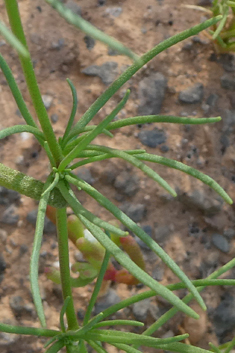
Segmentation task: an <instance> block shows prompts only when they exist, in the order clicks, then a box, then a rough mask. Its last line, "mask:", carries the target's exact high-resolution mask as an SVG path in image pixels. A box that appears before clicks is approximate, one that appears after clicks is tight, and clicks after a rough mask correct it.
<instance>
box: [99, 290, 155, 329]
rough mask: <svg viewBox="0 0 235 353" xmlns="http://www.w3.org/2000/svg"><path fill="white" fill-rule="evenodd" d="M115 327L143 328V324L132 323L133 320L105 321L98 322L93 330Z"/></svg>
mask: <svg viewBox="0 0 235 353" xmlns="http://www.w3.org/2000/svg"><path fill="white" fill-rule="evenodd" d="M155 294H156V293H155ZM117 325H119V326H120V325H123V326H137V327H143V326H144V323H143V322H140V321H134V320H107V321H102V322H99V323H98V324H96V325H95V326H94V328H95V329H96V328H99V327H104V326H117Z"/></svg>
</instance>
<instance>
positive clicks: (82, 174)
mask: <svg viewBox="0 0 235 353" xmlns="http://www.w3.org/2000/svg"><path fill="white" fill-rule="evenodd" d="M77 176H78V177H79V178H81V179H82V180H84V181H85V182H87V183H88V184H90V185H93V184H94V181H95V179H94V178H93V176H92V174H91V171H90V169H88V168H86V167H83V168H79V169H78V171H77Z"/></svg>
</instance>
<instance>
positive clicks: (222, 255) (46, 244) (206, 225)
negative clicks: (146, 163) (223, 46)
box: [0, 0, 235, 353]
mask: <svg viewBox="0 0 235 353" xmlns="http://www.w3.org/2000/svg"><path fill="white" fill-rule="evenodd" d="M66 4H67V5H68V6H69V7H70V8H73V9H74V10H75V11H77V12H78V13H79V12H81V15H82V17H83V18H84V19H86V20H88V21H90V22H91V23H92V24H93V25H95V26H97V27H98V28H99V29H101V30H103V31H105V32H106V33H107V34H109V35H112V36H114V37H115V38H117V39H118V40H120V41H121V42H122V43H124V44H125V45H126V46H128V47H130V48H131V49H132V50H133V51H134V52H136V53H137V54H139V55H141V54H143V53H144V52H146V51H148V50H150V49H151V48H152V47H153V46H155V45H156V44H158V43H159V42H161V41H162V40H164V39H166V38H168V37H170V36H172V35H174V34H176V33H179V32H180V31H182V30H185V29H188V28H190V27H191V26H193V25H195V24H197V23H200V22H201V21H203V20H205V19H206V17H205V14H204V13H203V12H201V11H196V10H190V9H187V8H185V7H184V6H183V5H185V4H191V5H197V4H198V2H197V1H193V0H188V1H185V0H183V1H179V0H172V1H168V0H162V1H161V0H158V1H156V0H145V1H141V0H135V1H134V0H123V1H115V0H106V1H99V2H97V1H96V0H77V1H75V0H74V1H70V0H69V1H67V3H66ZM19 8H20V13H21V16H22V22H23V25H24V29H25V32H26V36H27V40H28V45H29V49H30V52H31V54H32V58H33V63H34V67H35V72H36V76H37V79H38V82H39V86H40V90H41V92H42V94H43V95H44V101H45V104H46V106H47V110H48V114H49V116H50V118H51V120H52V122H53V127H54V131H55V133H56V135H57V136H61V135H62V133H63V131H64V129H65V126H66V123H67V121H68V118H69V115H70V110H71V105H72V99H71V92H70V89H69V86H68V84H67V82H66V78H67V77H68V78H70V79H71V80H72V82H73V83H74V85H75V87H76V89H77V92H78V97H79V106H78V113H77V119H79V117H81V116H82V114H83V113H84V112H85V111H86V110H87V109H88V108H89V106H90V104H92V103H93V102H94V101H95V99H96V98H97V97H98V96H99V95H100V94H101V93H102V92H103V91H104V90H105V89H106V87H107V84H109V83H111V82H112V81H113V80H114V78H115V77H116V76H117V75H118V74H120V73H121V72H123V71H124V70H125V68H126V67H127V66H128V65H130V64H131V61H130V60H129V59H128V58H126V57H123V56H121V55H118V54H117V53H115V52H113V51H112V50H110V49H108V48H107V47H106V46H105V45H103V44H101V43H99V42H97V41H95V42H94V41H93V40H91V39H90V38H88V37H87V36H85V34H84V33H82V32H80V31H79V30H76V29H75V28H73V27H72V26H70V25H69V24H68V23H66V22H65V20H64V19H62V18H61V17H60V16H59V15H58V14H57V13H56V12H55V11H54V10H53V9H51V8H50V7H49V5H48V4H46V2H45V1H42V0H34V1H30V0H21V1H19ZM0 19H1V20H4V21H5V23H8V22H7V17H6V12H5V8H4V3H3V0H0ZM0 52H1V54H2V55H3V56H4V58H5V59H6V61H7V62H8V64H9V66H10V68H11V69H12V71H13V73H14V76H15V79H16V81H17V83H18V85H19V87H20V89H21V91H22V93H23V96H24V98H25V101H26V102H27V104H28V106H29V109H30V111H31V112H32V114H34V111H33V109H32V104H31V101H30V97H29V93H28V91H27V89H26V84H25V81H24V78H23V74H22V71H21V68H20V64H19V60H18V58H17V55H16V53H15V51H14V50H13V49H11V48H10V46H9V45H8V44H6V43H5V42H4V41H3V40H1V39H0ZM234 63H235V61H234V57H233V55H218V54H217V53H216V50H215V47H214V45H213V43H212V42H211V41H210V40H209V39H208V36H207V35H206V33H200V34H199V35H198V36H196V37H193V38H189V39H188V40H186V41H184V42H181V43H179V44H177V45H175V46H173V47H172V48H170V49H168V50H166V51H165V52H164V53H161V54H160V55H159V56H158V57H157V58H155V59H153V60H152V61H151V62H150V63H149V64H147V65H146V66H145V67H144V68H143V69H142V70H141V71H140V72H139V73H138V74H136V75H135V76H134V77H133V78H132V79H131V80H130V81H129V82H128V83H127V84H126V85H125V86H124V87H123V88H122V89H121V90H120V91H118V92H117V94H116V95H115V96H114V97H113V99H111V100H110V101H109V102H108V103H107V104H106V105H105V107H104V108H103V109H101V111H100V112H99V113H98V114H97V115H96V117H95V118H94V123H98V122H100V121H101V120H102V119H103V118H104V117H105V116H107V114H108V113H110V112H111V110H112V109H113V108H114V107H115V106H116V104H117V103H118V102H119V101H120V99H121V98H122V97H123V95H124V92H125V90H126V89H127V88H130V89H131V96H130V99H129V100H128V102H127V104H126V106H125V108H124V109H123V110H122V112H121V113H120V114H119V115H118V119H121V118H125V117H131V116H136V115H138V114H139V112H140V111H141V114H151V109H152V111H153V112H154V109H157V110H158V113H161V114H163V115H177V116H193V117H198V118H200V117H203V116H219V115H221V116H222V118H223V120H222V122H220V123H217V124H210V125H205V126H200V125H198V126H189V125H174V124H163V123H161V124H148V125H142V126H137V125H135V126H131V127H125V128H122V129H121V130H119V131H117V130H116V131H114V137H113V138H112V139H110V138H109V137H106V136H101V137H99V138H97V140H96V143H97V144H101V143H102V144H105V145H107V146H110V147H114V148H115V147H116V148H120V149H135V148H145V149H146V150H147V151H148V152H149V153H153V154H158V155H163V156H165V157H167V158H172V159H176V160H178V161H181V162H184V163H186V164H187V165H189V166H192V167H194V168H197V169H199V170H200V171H201V172H203V173H206V174H208V175H209V176H211V177H212V178H215V180H216V181H217V182H218V183H219V184H220V185H221V186H222V187H223V188H224V189H225V190H226V191H227V192H228V193H229V195H230V196H231V198H233V199H234V197H235V188H234V182H235V170H234V158H235V157H234V156H235V151H234V149H235V147H234V143H233V142H234V130H235V111H234V109H235V99H234V92H233V90H234V89H235V85H232V84H231V82H235V79H234V77H233V75H234V73H233V71H235V64H234ZM93 65H97V67H98V69H97V67H96V68H94V66H93ZM102 65H103V66H102ZM157 73H158V74H157ZM226 80H227V81H226ZM225 81H226V82H230V85H229V84H227V86H226V85H225V84H223V82H225ZM153 82H157V84H156V86H155V83H153ZM156 87H158V88H156ZM159 87H160V88H159ZM192 87H193V91H192V90H191V88H192ZM185 90H186V96H187V97H188V96H190V95H191V98H192V95H194V98H195V94H196V96H198V99H196V100H195V99H194V100H193V99H191V102H188V103H187V102H183V100H182V99H181V100H180V92H183V93H181V94H183V95H185ZM156 92H157V93H158V94H157V93H156ZM159 92H160V93H159ZM146 97H147V98H146ZM149 97H150V98H149ZM155 99H156V105H157V106H158V108H156V107H154V108H152V107H151V104H150V103H149V101H153V100H155ZM189 100H190V99H189ZM0 106H1V109H0V128H1V129H3V128H6V127H9V126H12V125H14V124H23V123H24V121H23V119H22V117H21V116H20V114H19V111H18V109H17V106H16V104H15V103H14V100H13V98H12V95H11V92H10V90H9V88H8V86H7V83H6V80H5V78H4V76H3V74H2V73H1V72H0ZM145 111H146V113H143V112H145ZM154 132H155V133H159V134H160V137H159V136H158V135H157V137H156V139H158V138H160V140H161V138H162V140H161V141H160V142H158V143H155V147H153V145H152V144H151V143H150V142H149V139H152V138H153V139H154V140H155V135H154ZM152 134H153V135H152ZM152 136H153V137H152ZM146 141H147V142H146ZM151 146H152V147H151ZM0 159H1V162H2V163H5V164H6V165H8V166H10V167H12V168H15V169H18V170H20V171H22V172H24V173H27V174H29V175H31V176H33V177H35V178H37V179H40V180H42V181H44V180H45V179H46V177H47V175H48V173H49V167H48V162H47V160H46V158H45V154H44V152H43V151H42V150H41V149H40V146H39V145H38V143H37V142H36V140H35V139H34V138H33V137H32V136H30V135H29V134H25V133H22V134H18V135H13V136H11V137H9V138H6V139H4V140H1V141H0ZM152 167H153V169H154V170H156V171H157V172H158V173H159V174H160V175H161V176H162V177H163V178H165V179H166V180H167V182H168V183H169V184H170V185H171V186H172V187H173V188H175V190H176V191H177V192H178V195H179V196H178V197H177V198H175V199H173V198H172V197H171V196H169V195H167V194H166V192H165V191H164V190H163V189H161V188H160V187H159V186H158V185H157V184H156V183H155V182H154V181H153V180H150V179H148V178H147V177H146V176H145V175H143V174H142V173H141V172H140V171H139V170H136V169H135V168H134V167H131V166H129V165H127V164H126V163H125V162H120V161H117V160H112V161H111V160H109V161H106V162H102V163H100V164H93V165H88V166H86V167H84V168H82V169H81V171H80V173H81V174H80V176H83V178H84V179H85V180H86V181H88V182H90V183H91V184H92V185H93V186H94V187H96V188H97V189H98V190H99V191H101V192H102V193H103V194H104V195H105V196H107V197H109V198H110V199H111V200H112V201H113V202H114V203H115V204H116V205H118V206H119V207H121V208H123V209H125V210H126V211H127V213H128V212H129V214H130V212H132V213H131V214H130V215H131V216H132V217H133V218H135V219H136V221H137V222H138V223H139V224H140V225H141V226H142V227H145V230H146V231H148V232H149V234H150V235H151V236H152V237H153V238H154V239H155V240H156V241H158V242H159V243H160V245H162V246H163V248H164V249H165V250H166V251H167V252H168V254H169V255H170V256H171V257H172V258H173V259H174V260H175V261H176V262H177V264H178V265H179V266H180V267H181V268H182V269H183V270H184V271H185V272H186V274H187V275H188V276H189V277H190V278H191V279H199V278H205V277H206V276H207V275H209V274H210V273H211V272H212V271H213V270H215V269H216V268H218V267H220V266H222V265H224V264H225V263H226V262H228V261H230V260H231V259H232V258H233V257H234V254H235V231H234V224H235V216H234V208H233V206H229V205H226V204H225V203H224V202H222V200H221V199H220V198H219V197H218V196H217V194H216V193H215V192H214V191H213V190H210V189H209V187H206V186H204V185H203V184H202V183H201V182H199V181H198V180H196V179H193V178H192V177H189V176H188V175H185V174H183V173H181V172H179V171H176V170H173V169H169V168H166V167H163V166H160V165H155V166H152ZM78 173H79V171H78ZM79 199H80V201H81V202H82V204H83V205H84V206H85V207H87V208H88V209H89V210H91V211H92V212H94V213H95V214H96V215H97V216H99V217H102V218H103V219H105V220H107V221H111V220H112V219H113V218H112V216H111V215H110V214H109V213H108V212H107V211H105V210H103V209H102V208H97V204H96V203H95V202H94V201H93V200H92V199H90V198H89V197H88V196H86V195H85V194H83V193H82V192H81V193H79ZM35 209H37V203H36V202H35V201H33V200H31V199H29V198H27V197H26V196H21V197H19V195H17V194H15V193H13V194H12V193H8V192H7V191H6V190H4V189H1V202H0V211H1V214H0V221H1V223H0V226H1V229H0V257H1V264H2V270H1V284H0V321H4V322H11V323H15V324H19V325H33V326H35V327H38V325H39V323H38V321H37V319H36V315H35V311H34V307H33V303H32V297H31V294H30V284H29V278H28V274H29V259H30V253H31V247H32V242H33V236H34V227H33V225H32V224H31V223H32V222H33V220H32V218H33V217H32V211H33V210H35ZM30 220H31V223H30ZM48 227H49V229H48V228H47V229H45V235H44V241H43V244H42V250H41V257H40V284H41V288H42V297H43V301H44V308H45V312H46V317H47V322H48V327H50V328H53V327H58V318H59V312H60V309H61V305H62V297H61V291H60V289H59V288H58V287H57V286H56V285H54V284H53V283H51V282H49V281H48V280H47V279H46V277H45V275H44V273H43V269H44V267H45V266H47V265H52V264H53V263H55V262H56V261H58V252H57V243H56V235H55V232H54V230H53V227H51V225H50V224H49V225H48ZM70 248H71V261H72V262H73V261H74V257H75V258H77V257H79V254H78V252H77V251H76V249H74V247H73V246H72V244H71V245H70ZM143 253H144V256H145V258H146V262H147V267H148V272H149V273H151V274H152V276H153V277H154V278H156V279H158V280H159V281H161V283H163V284H168V283H172V282H175V281H176V280H177V279H176V277H175V276H174V275H173V274H172V272H171V271H170V270H168V269H167V268H166V267H165V265H164V264H163V263H162V262H161V261H160V259H159V258H157V256H155V255H154V254H153V253H152V252H151V251H148V250H147V249H144V248H143ZM5 267H6V268H5ZM224 277H226V278H235V277H234V272H233V271H230V272H229V273H226V275H225V276H224ZM92 288H93V284H92V285H88V286H86V287H85V288H79V289H75V290H74V297H75V305H76V310H77V312H78V317H80V318H81V317H82V315H83V314H84V310H85V308H86V305H87V303H88V301H89V298H90V295H91V291H92ZM142 290H143V288H140V286H139V287H138V286H137V287H128V286H126V285H123V284H120V285H115V284H110V288H109V289H107V293H106V297H105V298H106V299H107V296H108V298H109V299H110V296H111V297H112V296H113V297H112V298H111V299H110V300H111V301H112V300H114V301H115V300H117V298H121V299H122V298H126V297H128V296H130V295H133V294H134V293H137V292H139V291H142ZM110 293H111V294H110ZM183 294H184V293H183V292H180V293H179V295H180V296H182V295H183ZM202 295H203V298H204V299H205V301H206V304H207V306H208V314H202V319H201V321H199V322H196V321H195V320H194V321H193V323H191V322H188V321H185V319H184V318H183V316H182V315H180V316H177V318H176V319H175V320H172V322H171V323H170V324H167V325H166V327H163V328H162V329H161V330H160V331H159V332H158V333H157V336H159V337H169V336H171V335H173V334H177V333H180V332H185V330H186V331H187V330H191V326H192V327H193V329H192V333H191V334H192V336H191V337H190V342H191V343H196V344H197V345H198V346H200V347H203V348H208V347H209V346H208V342H209V341H211V342H213V343H214V344H218V343H224V342H226V341H227V340H229V339H231V338H233V334H234V328H235V305H234V303H235V292H234V289H233V288H229V287H228V288H223V287H219V288H212V287H211V288H208V289H207V290H206V291H205V292H203V294H202ZM106 299H105V300H106ZM100 300H101V301H102V298H101V299H100ZM143 308H144V309H143ZM140 309H141V310H142V311H141V310H140ZM167 309H168V304H167V303H165V302H164V301H163V300H161V299H160V298H153V299H152V300H150V301H147V302H145V303H144V304H141V305H140V306H139V307H138V306H137V307H135V308H130V309H128V310H124V311H123V312H122V313H120V314H118V315H119V316H117V317H123V318H124V317H135V318H136V317H137V318H139V319H142V320H143V321H144V322H145V324H146V327H148V325H150V324H151V323H152V322H154V320H156V319H157V318H158V317H159V316H160V314H161V313H163V312H164V311H165V310H167ZM196 310H199V309H196ZM226 310H227V311H226ZM138 315H139V316H138ZM141 315H142V316H141ZM223 315H225V317H223ZM226 315H227V317H226ZM140 316H141V317H140ZM218 317H219V318H220V320H218ZM223 320H224V321H223ZM218 321H220V322H218ZM146 327H145V328H146ZM193 331H196V333H195V332H194V333H193ZM44 343H45V340H43V339H32V338H27V337H21V338H17V337H15V336H10V335H1V336H0V352H1V353H14V352H17V353H23V352H24V353H25V352H27V353H36V352H43V344H44ZM106 348H107V350H108V352H110V353H111V352H116V351H115V350H112V349H111V347H108V346H107V347H106ZM144 351H145V352H155V351H156V350H154V349H146V350H144Z"/></svg>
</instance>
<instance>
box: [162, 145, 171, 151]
mask: <svg viewBox="0 0 235 353" xmlns="http://www.w3.org/2000/svg"><path fill="white" fill-rule="evenodd" d="M169 149H170V148H169V147H168V146H167V145H162V146H161V147H160V150H161V151H162V152H163V153H166V152H168V151H169Z"/></svg>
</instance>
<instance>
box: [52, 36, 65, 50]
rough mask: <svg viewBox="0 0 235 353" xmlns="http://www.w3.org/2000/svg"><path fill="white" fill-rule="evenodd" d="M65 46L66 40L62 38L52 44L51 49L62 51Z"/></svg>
mask: <svg viewBox="0 0 235 353" xmlns="http://www.w3.org/2000/svg"><path fill="white" fill-rule="evenodd" d="M63 46H64V38H60V39H58V40H57V41H54V42H52V43H51V49H55V50H60V49H61V48H63Z"/></svg>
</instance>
